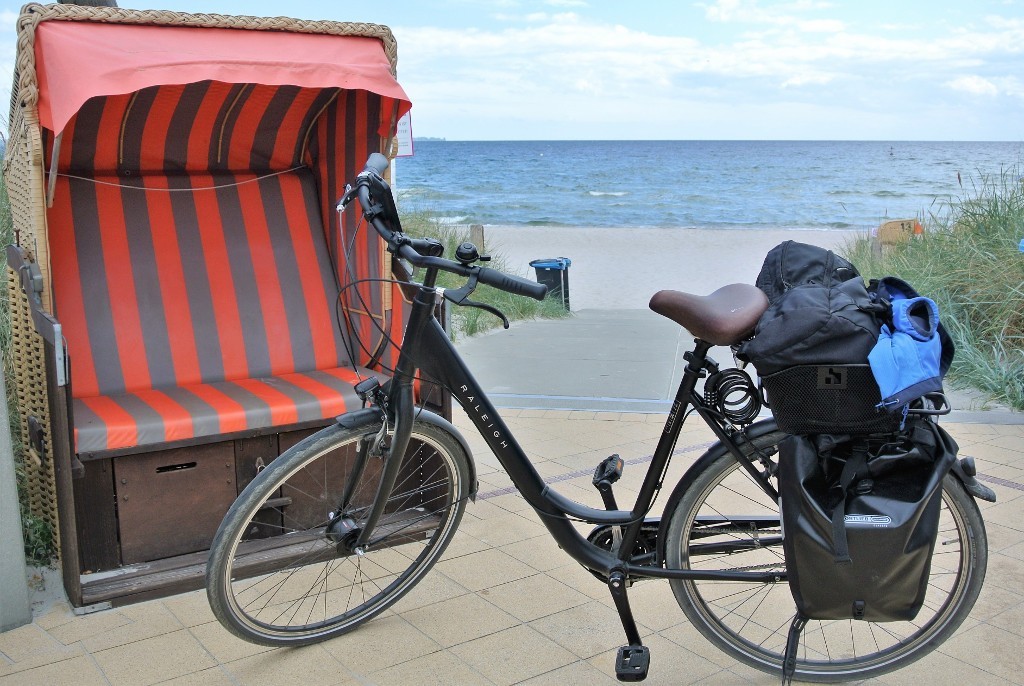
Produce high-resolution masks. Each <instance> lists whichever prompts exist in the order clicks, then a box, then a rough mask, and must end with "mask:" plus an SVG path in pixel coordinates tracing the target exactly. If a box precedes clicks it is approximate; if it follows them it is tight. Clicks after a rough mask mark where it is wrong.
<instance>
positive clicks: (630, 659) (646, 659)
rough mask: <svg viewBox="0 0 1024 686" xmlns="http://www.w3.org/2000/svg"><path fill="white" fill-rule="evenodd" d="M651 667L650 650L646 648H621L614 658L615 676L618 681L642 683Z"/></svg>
mask: <svg viewBox="0 0 1024 686" xmlns="http://www.w3.org/2000/svg"><path fill="white" fill-rule="evenodd" d="M650 666H651V650H650V648H648V647H647V646H622V647H621V648H619V654H618V656H617V657H616V658H615V676H616V678H618V680H619V681H643V680H644V679H646V678H647V670H648V669H649V668H650Z"/></svg>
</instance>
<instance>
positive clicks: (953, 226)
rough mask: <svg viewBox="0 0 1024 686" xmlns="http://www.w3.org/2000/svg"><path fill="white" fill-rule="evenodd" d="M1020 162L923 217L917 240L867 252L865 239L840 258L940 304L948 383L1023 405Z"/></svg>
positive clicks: (1023, 181) (1023, 187) (1023, 186)
mask: <svg viewBox="0 0 1024 686" xmlns="http://www.w3.org/2000/svg"><path fill="white" fill-rule="evenodd" d="M1022 171H1024V170H1022V169H1021V168H1019V167H1015V168H1011V169H1009V170H1004V171H1003V172H1002V173H1001V174H999V175H995V176H990V177H985V178H982V179H980V180H978V181H976V182H974V183H972V184H970V186H969V187H968V188H967V190H965V192H964V194H963V195H962V196H961V197H960V198H957V199H955V200H954V201H953V202H952V203H951V204H950V207H949V210H948V211H947V212H945V213H944V214H942V215H940V216H936V215H931V216H929V217H928V218H926V220H925V224H926V226H927V227H928V230H927V231H926V232H925V234H924V235H923V236H922V237H920V238H919V239H917V240H911V241H910V242H908V243H905V244H902V245H897V246H892V247H891V248H888V249H887V250H886V251H885V252H884V254H883V255H881V256H878V255H876V254H873V253H872V250H871V245H870V242H869V241H868V240H867V239H861V240H858V241H856V242H854V243H852V244H850V245H848V246H847V249H846V251H845V254H846V257H847V258H849V259H850V261H851V262H853V263H854V264H856V265H857V266H858V268H859V269H861V271H862V272H863V274H864V276H865V277H878V276H884V275H886V274H893V275H896V276H899V277H901V278H903V279H906V280H907V281H908V282H910V283H911V284H913V285H914V287H915V288H916V289H917V290H918V291H919V292H920V293H921V294H923V295H928V296H930V297H932V298H933V299H934V300H935V301H936V302H937V303H938V305H939V312H940V316H941V317H942V321H943V323H944V324H945V326H946V328H947V329H948V330H949V333H950V335H951V336H952V337H953V340H954V342H955V343H956V347H957V351H956V358H955V360H954V362H953V367H952V369H951V370H950V375H949V376H950V381H952V383H953V384H954V385H956V386H965V387H970V388H975V389H978V390H981V391H983V392H985V393H986V394H988V395H989V396H990V397H991V398H992V399H993V400H994V401H996V402H1000V403H1005V404H1007V405H1009V406H1011V407H1013V408H1016V409H1018V410H1024V253H1022V252H1021V251H1020V249H1019V248H1018V245H1019V244H1020V241H1021V240H1022V239H1024V178H1022Z"/></svg>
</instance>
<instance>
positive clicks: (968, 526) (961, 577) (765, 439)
mask: <svg viewBox="0 0 1024 686" xmlns="http://www.w3.org/2000/svg"><path fill="white" fill-rule="evenodd" d="M784 437H785V434H783V433H781V432H779V433H770V434H767V435H765V436H762V437H759V438H755V439H752V440H751V441H750V442H749V443H746V444H745V445H744V446H743V448H744V451H745V452H746V454H748V455H756V454H760V455H761V456H762V459H763V460H767V464H766V463H765V462H762V466H764V467H767V468H768V469H769V471H770V472H771V473H772V474H774V473H775V472H774V471H772V470H773V469H774V465H773V463H775V464H777V463H776V460H777V445H778V443H779V441H781V440H782V438H784ZM691 475H692V476H691ZM688 477H689V478H690V482H689V484H687V485H685V489H686V490H685V492H684V494H683V495H682V497H681V498H679V499H678V501H676V502H677V505H676V507H675V508H673V511H672V512H666V513H665V516H666V517H669V518H670V521H669V526H668V528H667V534H666V535H667V540H666V544H665V546H666V547H665V550H666V563H667V564H668V566H670V567H681V568H684V569H687V568H702V567H703V568H716V569H717V568H723V567H725V568H731V569H741V568H742V569H760V570H763V569H778V570H779V571H784V570H785V560H784V558H783V551H782V545H781V530H779V531H775V532H774V534H775V535H774V536H773V532H772V531H770V530H768V529H765V528H761V527H760V526H758V527H755V528H753V533H751V528H750V527H749V526H748V527H747V528H746V529H744V530H742V531H741V530H739V529H740V528H741V527H738V526H737V527H735V529H734V530H731V531H724V532H722V533H721V534H720V536H724V537H727V538H728V540H729V541H730V542H731V541H735V540H737V539H740V540H743V539H747V538H750V539H753V538H755V537H756V538H759V539H760V540H761V541H762V544H761V545H758V544H757V542H756V541H753V540H752V541H751V542H752V543H753V544H754V545H752V546H751V547H750V549H749V550H744V551H741V552H734V553H732V554H730V555H728V556H726V555H714V554H712V555H710V556H707V557H708V558H710V559H701V556H698V555H696V554H695V555H692V556H691V555H689V554H684V551H688V550H690V549H691V548H690V545H691V542H692V541H694V540H696V539H697V536H701V538H700V542H701V543H702V544H706V543H709V542H712V543H713V542H714V541H715V540H716V539H715V538H714V537H710V536H708V535H707V534H708V531H707V529H706V528H705V530H703V531H701V530H700V529H699V528H697V529H695V527H694V522H695V521H696V518H697V517H698V516H701V515H704V516H708V515H713V516H723V515H724V516H726V517H728V519H729V521H730V522H734V521H739V520H744V521H748V522H749V521H752V520H751V519H750V515H751V514H754V515H757V514H762V515H765V516H774V517H775V518H776V519H777V518H778V506H777V504H775V503H774V502H772V500H771V499H770V498H769V497H768V496H767V495H766V494H765V493H764V491H763V490H761V489H760V487H758V486H756V485H755V484H754V482H753V479H751V478H750V476H749V475H748V474H747V472H746V471H745V470H744V469H743V468H741V467H740V466H739V463H738V462H736V460H735V459H734V458H733V457H732V456H731V455H730V454H729V453H728V452H727V451H724V450H722V449H720V447H719V449H717V450H716V449H715V448H712V449H711V450H709V451H708V452H707V453H705V455H704V456H703V457H702V458H701V460H700V461H698V462H697V463H696V464H695V465H694V468H693V469H692V470H691V472H690V473H689V474H688ZM684 478H686V477H684ZM773 478H774V477H773ZM737 503H743V510H742V511H743V513H744V514H743V515H742V516H735V515H733V514H731V513H732V512H735V511H737V510H739V509H740V507H739V506H738V505H737ZM942 503H943V504H942V515H941V518H940V522H939V536H940V540H939V541H938V543H937V544H936V546H935V552H934V553H933V555H932V568H931V572H930V578H929V589H928V595H927V596H926V598H925V604H924V607H923V608H922V609H921V612H920V613H919V614H918V616H917V618H916V619H915V621H914V622H886V623H884V624H883V623H871V622H864V621H855V620H832V621H811V622H808V624H807V626H806V627H805V628H804V631H803V633H802V636H801V645H800V648H799V650H798V654H797V665H796V673H795V675H794V677H795V679H797V680H801V681H816V682H840V681H848V680H851V679H868V678H871V677H876V676H879V675H881V674H885V673H888V672H891V671H894V670H897V669H900V668H902V667H905V666H907V665H908V664H910V663H912V662H914V661H916V660H918V659H920V658H922V657H924V656H925V655H926V654H928V653H929V652H931V651H932V650H934V649H935V648H936V647H937V646H939V645H940V644H941V643H942V642H943V641H944V640H946V639H947V638H949V636H951V635H952V633H953V632H954V631H956V629H957V628H958V627H959V626H960V624H961V623H962V622H963V621H964V619H966V618H967V615H968V614H969V613H970V611H971V608H973V606H974V603H975V601H976V600H977V598H978V594H979V592H980V591H981V587H982V583H983V582H984V578H985V570H986V567H987V561H988V545H987V537H986V534H985V526H984V522H983V521H982V518H981V513H980V512H979V510H978V506H977V504H976V503H975V502H974V499H973V498H972V497H971V496H970V495H969V494H968V493H967V492H966V491H965V490H964V488H963V485H962V484H961V483H960V482H959V481H958V480H957V479H956V477H954V476H953V475H951V474H950V475H947V476H946V478H945V480H944V482H943V490H942ZM726 513H730V514H726ZM702 521H705V522H706V521H708V520H706V519H704V520H702ZM768 541H771V542H772V544H771V545H767V542H768ZM694 550H696V549H694ZM726 560H728V563H729V564H725V562H726ZM671 586H672V590H673V593H674V594H675V597H676V601H677V602H678V603H679V606H680V608H681V609H682V610H683V612H684V613H685V615H686V617H687V618H688V619H689V620H690V622H691V623H692V624H693V626H694V627H696V628H697V630H698V631H700V633H701V634H703V635H704V636H705V637H706V638H707V639H708V640H709V641H711V642H712V643H713V644H714V645H716V646H717V647H718V648H719V649H721V650H722V651H724V652H725V653H727V654H729V655H731V656H732V657H734V658H736V659H737V660H739V661H740V662H742V663H744V664H746V665H749V666H751V667H754V668H756V669H759V670H761V671H765V672H769V673H773V674H777V675H778V674H781V664H782V651H783V650H784V648H785V644H786V634H787V631H788V629H789V624H790V621H791V620H792V618H793V616H794V614H795V612H796V606H795V603H794V601H793V597H792V595H791V593H790V591H789V587H788V585H787V584H786V583H785V582H784V581H782V582H778V583H769V584H760V583H759V584H753V583H751V584H744V583H738V582H708V581H682V580H672V581H671Z"/></svg>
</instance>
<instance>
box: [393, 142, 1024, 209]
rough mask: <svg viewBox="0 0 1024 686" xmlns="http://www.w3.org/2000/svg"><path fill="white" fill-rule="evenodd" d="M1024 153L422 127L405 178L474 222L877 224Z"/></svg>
mask: <svg viewBox="0 0 1024 686" xmlns="http://www.w3.org/2000/svg"><path fill="white" fill-rule="evenodd" d="M1022 162H1024V142H974V143H972V142H900V141H892V142H881V141H443V140H417V141H415V142H414V155H413V156H412V157H403V158H399V159H398V160H396V165H395V167H396V168H395V172H396V178H395V189H396V191H397V193H396V195H397V198H398V204H399V208H400V210H401V211H403V212H429V213H431V214H433V215H435V216H436V217H438V218H440V219H441V220H442V221H449V222H452V223H460V224H461V223H465V224H473V223H478V224H504V225H562V226H576V227H588V226H600V227H623V228H628V227H695V228H717V229H763V228H770V229H870V228H874V227H877V226H878V225H879V224H880V223H881V222H883V221H886V220H887V219H905V218H913V217H917V218H921V219H923V220H925V221H926V222H927V221H929V220H930V218H931V217H932V216H933V215H936V216H944V215H945V214H947V213H948V211H949V207H950V204H951V203H955V202H957V201H959V200H960V199H961V198H966V197H970V196H972V195H974V194H975V193H976V191H977V189H978V188H980V187H981V186H982V185H983V184H984V183H986V182H991V181H993V180H998V179H999V178H1000V175H1002V174H1011V175H1019V174H1020V173H1021V171H1022V170H1024V164H1022Z"/></svg>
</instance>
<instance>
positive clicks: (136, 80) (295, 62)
mask: <svg viewBox="0 0 1024 686" xmlns="http://www.w3.org/2000/svg"><path fill="white" fill-rule="evenodd" d="M35 49H36V70H37V76H38V80H39V119H40V123H41V124H42V125H43V126H44V127H46V128H47V129H50V130H51V131H53V132H54V133H59V132H60V131H62V130H63V129H64V126H65V125H66V124H67V123H68V121H69V120H70V119H71V118H72V117H73V116H74V115H75V113H76V112H77V111H78V110H79V108H81V107H82V105H83V104H85V102H86V101H87V100H89V98H92V97H95V96H102V95H121V94H125V93H132V92H134V91H137V90H140V89H142V88H146V87H149V86H158V85H167V84H188V83H197V82H200V81H207V80H210V81H221V82H224V83H256V84H265V85H276V86H284V85H290V86H300V87H308V88H344V89H348V90H365V91H369V92H371V93H377V94H379V95H382V96H385V97H389V98H393V99H395V100H397V101H399V112H398V116H401V115H403V114H405V113H406V112H407V111H409V109H410V108H411V107H412V105H411V103H410V102H409V98H408V96H407V95H406V94H405V91H403V90H402V87H401V86H400V85H399V84H398V82H397V81H396V80H395V78H394V77H393V76H392V75H391V69H390V65H389V63H388V59H387V56H386V55H385V54H384V48H383V45H382V44H381V42H380V41H379V40H377V39H376V38H366V37H361V36H331V35H323V34H306V33H286V32H274V31H255V30H244V29H219V28H191V27H169V26H136V25H126V24H101V23H93V22H61V21H50V22H44V23H42V24H40V25H39V27H38V28H37V30H36V43H35Z"/></svg>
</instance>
